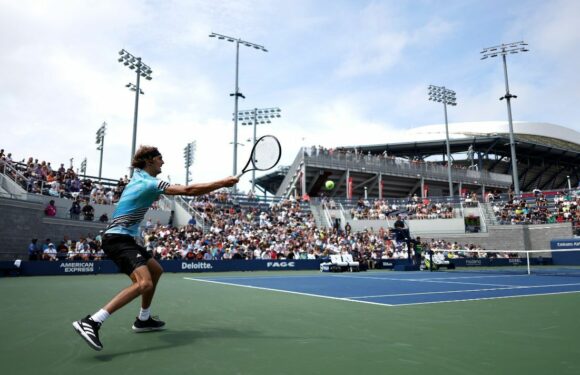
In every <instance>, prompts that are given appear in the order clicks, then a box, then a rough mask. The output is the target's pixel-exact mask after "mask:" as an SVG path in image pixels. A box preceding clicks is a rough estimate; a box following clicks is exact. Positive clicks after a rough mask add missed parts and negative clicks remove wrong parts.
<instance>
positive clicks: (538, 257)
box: [423, 249, 580, 276]
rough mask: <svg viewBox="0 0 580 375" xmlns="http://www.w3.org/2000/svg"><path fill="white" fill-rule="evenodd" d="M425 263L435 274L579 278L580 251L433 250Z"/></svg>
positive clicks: (427, 253) (426, 253)
mask: <svg viewBox="0 0 580 375" xmlns="http://www.w3.org/2000/svg"><path fill="white" fill-rule="evenodd" d="M423 262H424V266H425V268H426V269H428V270H432V271H455V272H486V273H506V274H529V275H555V276H580V249H566V250H560V249H559V250H473V251H472V250H433V251H431V252H425V254H424V260H423Z"/></svg>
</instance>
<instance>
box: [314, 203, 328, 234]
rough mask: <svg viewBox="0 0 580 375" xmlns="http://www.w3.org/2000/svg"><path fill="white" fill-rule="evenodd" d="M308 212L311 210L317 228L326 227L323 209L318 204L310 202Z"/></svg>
mask: <svg viewBox="0 0 580 375" xmlns="http://www.w3.org/2000/svg"><path fill="white" fill-rule="evenodd" d="M310 212H312V217H313V218H314V221H315V222H316V226H317V227H318V228H326V227H327V226H328V225H327V223H326V219H325V218H324V210H323V208H322V206H321V205H320V204H318V203H316V204H315V203H313V202H310Z"/></svg>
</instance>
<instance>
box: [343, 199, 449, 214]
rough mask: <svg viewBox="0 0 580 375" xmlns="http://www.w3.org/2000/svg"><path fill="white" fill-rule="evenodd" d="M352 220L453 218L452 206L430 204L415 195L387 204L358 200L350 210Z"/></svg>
mask: <svg viewBox="0 0 580 375" xmlns="http://www.w3.org/2000/svg"><path fill="white" fill-rule="evenodd" d="M350 213H351V216H352V218H353V219H354V220H387V219H395V218H396V216H397V215H401V216H403V217H405V218H407V219H409V220H424V219H451V218H453V217H455V212H454V210H453V205H452V204H450V203H444V202H430V201H429V199H421V198H419V197H417V195H416V194H415V195H413V196H412V197H409V199H408V200H406V202H400V203H397V202H393V203H389V201H388V200H386V199H375V200H372V201H369V200H368V199H362V198H361V199H359V200H358V201H357V204H356V206H355V207H353V208H352V209H351V210H350Z"/></svg>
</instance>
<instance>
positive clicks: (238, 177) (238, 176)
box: [236, 172, 244, 180]
mask: <svg viewBox="0 0 580 375" xmlns="http://www.w3.org/2000/svg"><path fill="white" fill-rule="evenodd" d="M243 175H244V172H242V173H240V174H239V175H237V176H236V178H237V179H238V180H239V179H240V177H242V176H243Z"/></svg>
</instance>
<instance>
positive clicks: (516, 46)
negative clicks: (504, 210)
mask: <svg viewBox="0 0 580 375" xmlns="http://www.w3.org/2000/svg"><path fill="white" fill-rule="evenodd" d="M528 51H529V50H528V48H527V43H524V42H523V41H522V42H515V43H507V44H501V45H499V46H494V47H488V48H484V49H483V51H481V52H480V53H482V54H483V55H482V57H481V59H482V60H485V59H487V58H488V57H497V56H499V55H501V57H502V60H503V73H504V77H505V95H504V96H502V97H501V98H499V100H504V99H505V100H506V103H507V110H508V123H509V131H510V151H511V159H512V178H513V181H514V191H515V193H516V195H520V177H519V174H518V164H517V159H516V143H515V142H514V126H513V123H512V107H511V99H512V98H517V96H516V95H512V94H511V93H510V86H509V83H508V72H507V62H506V55H507V54H516V53H519V52H528Z"/></svg>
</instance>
